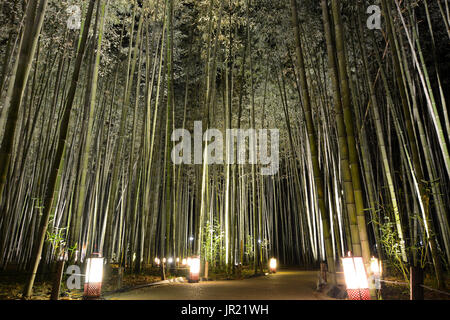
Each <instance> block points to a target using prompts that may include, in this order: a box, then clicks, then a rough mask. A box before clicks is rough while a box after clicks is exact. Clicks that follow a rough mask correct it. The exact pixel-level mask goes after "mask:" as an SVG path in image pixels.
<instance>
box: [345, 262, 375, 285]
mask: <svg viewBox="0 0 450 320" xmlns="http://www.w3.org/2000/svg"><path fill="white" fill-rule="evenodd" d="M342 265H343V267H344V277H345V283H346V285H347V289H366V288H369V282H368V281H367V275H366V269H365V268H364V262H363V259H362V257H349V258H343V259H342Z"/></svg>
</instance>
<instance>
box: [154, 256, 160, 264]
mask: <svg viewBox="0 0 450 320" xmlns="http://www.w3.org/2000/svg"><path fill="white" fill-rule="evenodd" d="M155 263H156V265H158V266H159V264H160V263H161V260H159V258H158V257H156V258H155Z"/></svg>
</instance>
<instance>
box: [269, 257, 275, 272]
mask: <svg viewBox="0 0 450 320" xmlns="http://www.w3.org/2000/svg"><path fill="white" fill-rule="evenodd" d="M269 267H270V270H276V269H277V259H275V258H272V259H270V263H269Z"/></svg>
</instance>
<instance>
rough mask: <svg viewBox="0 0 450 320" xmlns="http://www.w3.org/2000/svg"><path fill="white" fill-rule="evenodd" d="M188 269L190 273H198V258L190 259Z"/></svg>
mask: <svg viewBox="0 0 450 320" xmlns="http://www.w3.org/2000/svg"><path fill="white" fill-rule="evenodd" d="M190 271H191V274H199V273H200V258H193V259H191V264H190Z"/></svg>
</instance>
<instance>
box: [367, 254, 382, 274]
mask: <svg viewBox="0 0 450 320" xmlns="http://www.w3.org/2000/svg"><path fill="white" fill-rule="evenodd" d="M370 271H372V273H373V274H374V275H379V276H381V273H382V268H381V261H380V262H378V259H377V258H375V257H372V259H371V260H370Z"/></svg>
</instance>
